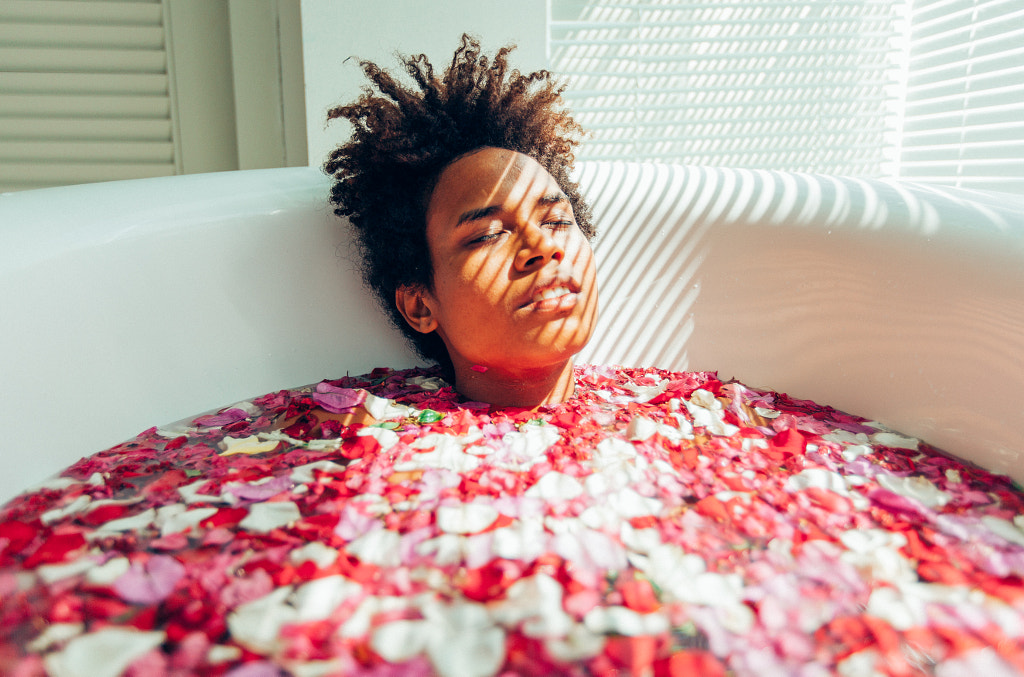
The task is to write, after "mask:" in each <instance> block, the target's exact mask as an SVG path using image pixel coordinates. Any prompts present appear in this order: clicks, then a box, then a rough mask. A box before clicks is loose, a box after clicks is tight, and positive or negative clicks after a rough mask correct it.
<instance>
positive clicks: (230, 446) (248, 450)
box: [218, 435, 278, 456]
mask: <svg viewBox="0 0 1024 677" xmlns="http://www.w3.org/2000/svg"><path fill="white" fill-rule="evenodd" d="M218 444H219V446H220V448H221V449H223V450H224V451H222V452H221V454H220V455H221V456H232V455H234V454H263V453H266V452H268V451H273V450H274V449H276V448H277V445H278V441H277V440H260V438H259V436H258V435H250V436H249V437H225V438H224V439H223V440H221V441H220V442H219V443H218Z"/></svg>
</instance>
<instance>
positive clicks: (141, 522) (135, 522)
mask: <svg viewBox="0 0 1024 677" xmlns="http://www.w3.org/2000/svg"><path fill="white" fill-rule="evenodd" d="M155 518H156V510H154V509H153V508H150V509H149V510H145V511H143V512H140V513H139V514H138V515H132V516H131V517H122V518H121V519H116V520H111V521H109V522H106V523H105V524H101V525H100V527H99V529H97V530H96V531H95V532H93V533H91V534H87V535H88V536H89V537H90V538H100V537H103V536H109V535H110V533H111V532H122V531H138V530H140V529H145V528H146V527H148V526H149V525H150V524H152V523H153V520H154V519H155Z"/></svg>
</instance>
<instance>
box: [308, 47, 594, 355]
mask: <svg viewBox="0 0 1024 677" xmlns="http://www.w3.org/2000/svg"><path fill="white" fill-rule="evenodd" d="M513 49H514V46H508V47H504V48H502V49H500V50H499V51H498V52H497V53H496V54H495V55H494V57H493V58H492V59H488V57H487V56H485V55H481V52H480V43H479V42H478V41H477V40H475V39H473V38H471V37H470V36H468V35H463V36H462V42H461V44H460V46H459V48H458V49H457V50H456V51H455V55H454V57H453V58H452V62H451V64H450V65H449V66H448V68H447V69H446V70H445V71H444V73H443V75H442V76H441V77H440V78H438V77H437V76H436V75H435V74H434V68H433V66H432V65H431V64H430V62H429V61H428V60H427V58H426V56H425V55H423V54H420V55H419V56H412V57H399V58H400V61H401V63H402V65H403V66H404V68H405V71H406V73H408V74H409V75H410V76H412V79H413V81H414V82H415V87H407V86H405V85H403V84H401V83H400V82H398V80H396V78H395V77H394V76H393V75H392V74H391V73H389V72H388V71H386V70H384V69H382V68H381V67H380V66H378V65H377V64H375V63H372V62H369V61H363V62H361V64H360V65H361V67H362V69H363V72H364V73H365V74H366V76H367V78H369V80H370V82H371V84H372V85H373V86H375V87H376V89H377V90H379V93H376V92H375V91H374V89H373V88H372V87H366V88H364V90H363V94H362V96H361V97H360V98H359V99H358V100H357V101H356V102H355V103H352V104H349V105H347V106H338V107H336V108H333V109H331V110H330V111H329V112H328V116H327V117H328V120H333V119H336V118H346V119H348V120H349V121H350V122H351V123H352V124H353V127H354V129H353V132H352V136H351V138H350V140H349V141H348V142H347V143H345V144H343V145H341V146H339V147H337V148H336V149H334V150H333V151H332V152H331V153H330V155H328V157H327V161H326V162H325V163H324V171H326V172H327V173H328V174H330V175H332V176H333V177H334V184H333V186H332V189H331V198H330V199H331V202H332V203H333V204H334V205H335V209H334V212H335V213H336V214H338V215H339V216H344V217H348V219H349V221H350V222H351V223H352V225H353V226H354V227H355V230H356V235H357V242H358V247H359V253H360V254H361V258H362V275H363V280H364V282H365V283H366V285H367V286H368V287H369V288H370V289H371V290H372V291H373V292H374V294H375V295H376V297H377V300H378V302H379V303H380V305H381V307H382V308H383V309H384V310H385V312H386V313H387V314H388V316H389V317H390V318H391V321H392V322H393V323H394V324H395V326H396V327H398V328H399V329H400V330H401V331H402V333H403V334H404V335H405V336H406V337H407V338H408V339H409V341H410V342H411V343H412V344H413V346H414V347H415V348H416V350H417V352H418V353H419V354H420V355H421V356H422V357H424V358H426V359H427V360H431V361H434V362H437V363H438V364H440V365H441V366H442V368H443V369H444V370H445V371H446V373H450V369H451V362H450V360H449V358H448V353H447V350H446V349H445V346H444V343H443V342H442V341H441V339H440V338H439V337H438V335H437V333H436V332H432V333H429V334H421V333H420V332H417V331H415V330H414V329H412V328H411V327H410V326H409V325H408V324H407V323H406V322H405V320H404V319H403V318H402V316H401V314H400V313H399V312H398V309H397V307H396V306H395V291H396V290H397V289H398V288H399V287H401V286H404V285H407V286H410V287H417V286H419V287H422V288H426V289H433V265H432V263H431V261H430V256H429V253H428V252H429V249H428V247H427V236H426V211H427V205H428V203H429V200H430V195H431V193H432V192H433V189H434V186H435V185H436V183H437V180H438V177H439V176H440V174H441V172H442V171H443V170H444V169H445V168H446V167H447V166H448V165H449V164H451V163H452V162H453V161H454V160H456V159H458V158H459V157H461V156H463V155H465V154H466V153H469V152H471V151H474V150H477V149H480V148H484V147H497V148H503V149H506V150H512V151H517V152H520V153H523V154H524V155H528V156H530V157H532V158H533V159H534V160H536V161H537V162H539V163H540V164H541V165H542V166H543V167H544V168H545V169H546V170H547V171H548V172H549V173H550V174H551V175H552V176H553V177H554V179H555V181H557V182H558V185H559V187H561V189H562V191H563V192H564V193H565V194H566V196H567V197H568V198H569V202H570V204H571V205H572V208H573V211H574V213H575V216H576V221H577V223H578V224H579V227H580V229H581V230H582V231H583V232H584V234H585V235H586V236H587V237H588V238H590V237H593V234H594V230H593V226H592V225H591V221H590V208H589V207H588V206H587V204H586V203H585V202H584V201H583V198H582V196H581V195H580V193H579V188H578V187H577V185H576V184H575V183H574V182H573V181H571V180H570V178H569V172H570V170H571V169H572V166H573V160H574V156H573V150H574V148H575V147H576V145H578V143H579V139H580V136H581V135H582V132H583V130H582V128H581V127H580V126H579V125H578V124H577V123H576V122H575V121H574V120H573V119H572V117H571V116H570V115H569V114H568V113H567V112H566V111H565V110H564V108H563V102H562V97H561V95H562V91H563V90H564V89H565V87H564V85H562V84H561V83H559V82H557V81H555V80H554V79H553V77H552V75H551V73H549V72H548V71H537V72H534V73H530V74H529V75H523V74H521V73H520V72H519V71H518V70H515V69H512V68H510V67H509V64H508V55H509V53H510V52H511V51H512V50H513Z"/></svg>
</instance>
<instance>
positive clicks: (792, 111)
mask: <svg viewBox="0 0 1024 677" xmlns="http://www.w3.org/2000/svg"><path fill="white" fill-rule="evenodd" d="M549 41H550V45H549V49H550V60H551V61H550V63H551V68H552V69H553V70H555V71H556V72H559V73H562V74H564V75H565V76H566V77H567V79H568V81H569V84H570V87H569V90H568V92H567V97H568V100H569V102H570V105H571V107H572V109H573V111H574V112H575V113H576V114H577V116H578V118H579V120H580V121H581V122H582V123H583V125H584V126H585V127H586V128H588V129H589V130H590V131H591V132H592V136H591V139H590V141H589V142H588V143H587V145H586V147H585V148H584V149H583V151H582V153H580V157H581V158H582V159H624V160H638V161H639V160H655V161H663V162H681V163H686V164H695V165H710V166H728V167H749V168H773V169H787V170H794V171H809V172H816V173H823V174H836V175H850V176H869V177H901V178H910V179H914V180H919V181H925V182H929V183H937V184H944V185H953V186H958V187H970V188H982V189H988V190H999V191H1007V192H1024V6H1022V5H1021V4H1020V2H1019V0H836V1H832V2H821V1H817V0H799V1H794V2H787V3H765V2H762V1H760V0H736V1H735V2H729V3H721V2H716V1H715V0H695V1H688V2H685V3H684V2H678V1H677V0H551V7H550V17H549Z"/></svg>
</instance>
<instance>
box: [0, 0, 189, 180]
mask: <svg viewBox="0 0 1024 677" xmlns="http://www.w3.org/2000/svg"><path fill="white" fill-rule="evenodd" d="M164 45H165V40H164V26H163V7H162V3H161V2H160V0H138V1H135V2H132V1H124V2H118V1H96V2H91V1H88V0H3V1H2V2H0V93H2V94H0V191H3V190H18V189H25V188H37V187H44V186H51V185H61V184H68V183H84V182H89V181H104V180H113V179H125V178H140V177H148V176H162V175H168V174H174V173H175V153H174V141H173V124H172V117H171V97H170V91H169V84H168V82H169V79H168V73H167V55H166V52H165V49H164Z"/></svg>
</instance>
